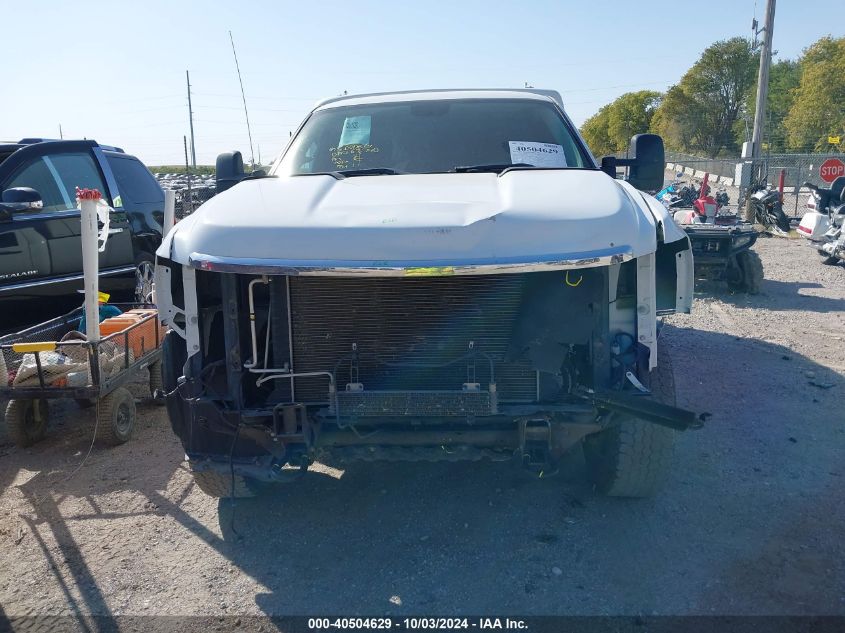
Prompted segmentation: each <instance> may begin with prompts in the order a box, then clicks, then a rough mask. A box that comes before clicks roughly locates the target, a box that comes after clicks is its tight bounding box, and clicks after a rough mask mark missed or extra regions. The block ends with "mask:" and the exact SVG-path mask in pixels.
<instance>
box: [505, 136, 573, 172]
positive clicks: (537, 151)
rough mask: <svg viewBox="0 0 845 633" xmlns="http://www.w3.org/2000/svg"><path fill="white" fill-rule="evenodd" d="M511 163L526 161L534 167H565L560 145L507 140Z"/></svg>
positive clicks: (564, 157)
mask: <svg viewBox="0 0 845 633" xmlns="http://www.w3.org/2000/svg"><path fill="white" fill-rule="evenodd" d="M509 144H510V148H511V162H512V163H528V164H529V165H534V167H566V154H564V153H563V146H562V145H555V144H554V143H534V142H531V141H509Z"/></svg>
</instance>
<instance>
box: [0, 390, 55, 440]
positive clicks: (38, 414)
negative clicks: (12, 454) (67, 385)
mask: <svg viewBox="0 0 845 633" xmlns="http://www.w3.org/2000/svg"><path fill="white" fill-rule="evenodd" d="M49 421H50V410H49V408H48V407H47V401H46V400H20V399H16V400H9V404H8V405H7V406H6V432H7V433H8V434H9V439H11V440H12V442H14V443H15V446H17V447H18V448H26V447H27V446H32V445H33V444H35V443H36V442H40V441H41V440H43V439H44V437H45V436H46V435H47V424H48V423H49Z"/></svg>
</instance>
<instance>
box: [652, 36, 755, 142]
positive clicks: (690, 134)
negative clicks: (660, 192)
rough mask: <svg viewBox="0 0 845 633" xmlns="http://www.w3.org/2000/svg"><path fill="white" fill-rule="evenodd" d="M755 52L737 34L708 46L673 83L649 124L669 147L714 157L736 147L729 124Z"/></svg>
mask: <svg viewBox="0 0 845 633" xmlns="http://www.w3.org/2000/svg"><path fill="white" fill-rule="evenodd" d="M756 68H757V55H756V54H755V53H754V52H753V51H752V49H751V43H750V42H749V41H748V40H747V39H745V38H742V37H734V38H731V39H729V40H721V41H719V42H716V43H714V44H711V45H710V46H709V47H707V48H706V49H705V50H704V52H703V53H702V54H701V57H700V58H699V60H698V61H697V62H696V63H695V64H694V65H693V66H692V68H690V69H689V70H688V71H687V72H686V74H684V76H683V77H682V78H681V81H680V82H679V83H678V84H677V85H675V86H672V88H670V89H669V91H668V92H667V93H666V96H665V97H664V99H663V100H662V102H661V104H660V107H659V108H658V110H657V112H656V113H655V116H654V120H653V123H652V127H653V128H654V130H655V131H656V132H657V133H659V134H661V135H662V136H663V137H664V141H665V142H666V144H667V146H668V147H669V148H671V149H677V150H683V151H689V152H694V153H704V154H706V155H707V156H717V155H719V154H720V153H722V152H728V153H730V154H736V153H737V151H738V146H737V140H736V137H735V133H734V126H735V124H736V122H737V120H738V118H739V115H740V113H741V111H742V108H743V106H744V104H745V103H746V98H747V95H748V91H749V89H750V88H751V86H752V85H753V84H754V78H755V72H756Z"/></svg>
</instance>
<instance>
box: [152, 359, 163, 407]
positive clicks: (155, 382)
mask: <svg viewBox="0 0 845 633" xmlns="http://www.w3.org/2000/svg"><path fill="white" fill-rule="evenodd" d="M149 370H150V395H151V396H152V397H153V398H155V395H156V392H157V391H161V392H162V393H165V391H164V382H163V380H162V377H161V361H160V360H157V361H156V362H154V363H152V364H150V367H149ZM155 403H156V404H157V405H160V406H161V405H163V404H164V398H162V399H161V400H155Z"/></svg>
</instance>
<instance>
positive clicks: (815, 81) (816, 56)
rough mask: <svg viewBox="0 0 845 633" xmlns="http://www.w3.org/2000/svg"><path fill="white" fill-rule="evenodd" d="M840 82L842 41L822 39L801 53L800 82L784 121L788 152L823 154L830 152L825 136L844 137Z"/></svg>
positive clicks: (844, 90) (844, 91) (844, 95)
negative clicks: (821, 152)
mask: <svg viewBox="0 0 845 633" xmlns="http://www.w3.org/2000/svg"><path fill="white" fill-rule="evenodd" d="M843 78H845V37H840V38H836V39H834V38H832V37H823V38H822V39H820V40H819V41H817V42H816V43H815V44H813V45H812V46H811V47H810V48H808V49H807V50H805V51H804V55H803V57H802V58H801V81H800V84H799V86H798V88H796V90H795V92H794V95H795V99H794V102H793V103H792V105H791V107H790V109H789V114H788V115H787V117H786V120H785V121H784V125H785V128H786V133H787V143H788V145H789V147H790V148H791V149H793V150H803V151H808V150H815V151H824V150H826V149H830V145H828V142H827V139H828V136H845V79H843ZM839 149H845V143H842V144H840V146H839Z"/></svg>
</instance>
